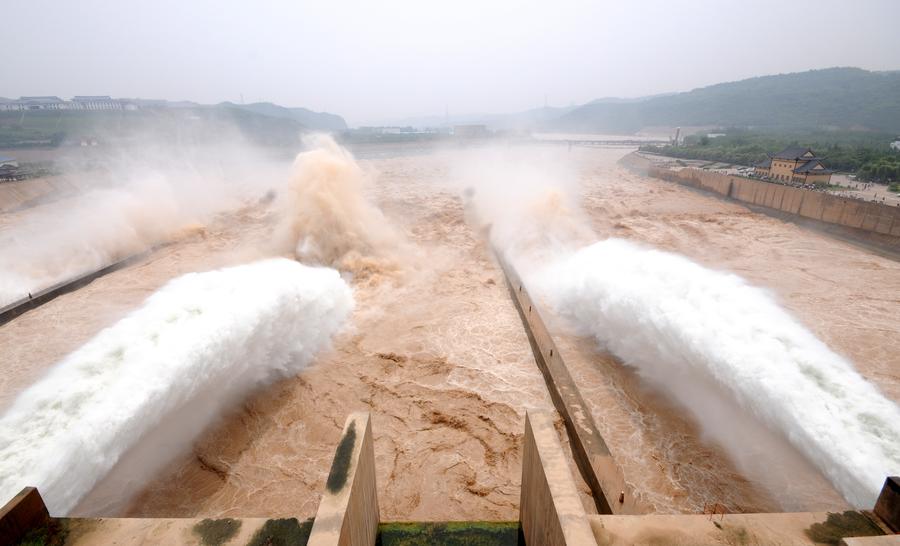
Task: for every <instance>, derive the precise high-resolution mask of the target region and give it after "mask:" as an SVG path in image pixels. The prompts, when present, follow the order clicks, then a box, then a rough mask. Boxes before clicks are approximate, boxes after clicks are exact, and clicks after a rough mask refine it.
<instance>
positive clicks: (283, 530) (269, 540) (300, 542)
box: [247, 518, 313, 546]
mask: <svg viewBox="0 0 900 546" xmlns="http://www.w3.org/2000/svg"><path fill="white" fill-rule="evenodd" d="M312 524H313V520H312V519H308V520H306V521H303V522H301V521H299V520H298V519H297V518H285V519H270V520H267V521H266V522H265V523H264V524H263V526H262V527H260V529H259V531H257V532H256V534H255V535H253V538H251V539H250V542H248V543H247V546H306V543H307V542H309V532H310V531H311V530H312Z"/></svg>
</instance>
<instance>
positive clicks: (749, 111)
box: [547, 68, 900, 133]
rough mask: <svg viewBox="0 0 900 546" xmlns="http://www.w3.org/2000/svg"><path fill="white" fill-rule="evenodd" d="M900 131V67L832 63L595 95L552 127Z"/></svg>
mask: <svg viewBox="0 0 900 546" xmlns="http://www.w3.org/2000/svg"><path fill="white" fill-rule="evenodd" d="M653 126H669V127H676V126H682V127H690V126H718V127H745V128H754V129H757V130H763V131H768V130H771V131H785V130H788V131H797V130H813V129H818V130H821V129H851V130H869V131H879V132H889V133H900V71H892V72H869V71H866V70H862V69H859V68H828V69H824V70H811V71H808V72H798V73H793V74H780V75H777V76H763V77H758V78H751V79H748V80H741V81H737V82H731V83H721V84H717V85H712V86H709V87H703V88H700V89H695V90H693V91H690V92H687V93H677V94H674V95H666V96H657V97H651V98H646V99H644V100H640V101H636V102H628V103H622V102H610V101H603V102H593V103H588V104H586V105H584V106H581V107H579V108H576V109H574V110H572V111H571V112H569V113H567V114H565V115H563V116H561V117H560V118H558V119H556V120H555V121H553V122H550V123H549V124H548V125H547V128H548V129H553V130H565V131H583V132H615V133H633V132H636V131H639V130H640V129H642V128H644V127H653Z"/></svg>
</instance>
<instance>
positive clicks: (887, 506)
mask: <svg viewBox="0 0 900 546" xmlns="http://www.w3.org/2000/svg"><path fill="white" fill-rule="evenodd" d="M873 512H875V515H876V516H878V517H879V518H880V519H881V521H883V522H884V523H885V525H887V526H888V527H889V528H890V529H891V530H892V531H894V532H895V533H900V477H897V476H891V477H889V478H887V479H886V480H884V486H883V487H882V488H881V494H880V495H878V500H877V501H875V509H874V510H873Z"/></svg>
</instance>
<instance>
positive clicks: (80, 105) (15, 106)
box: [0, 95, 139, 112]
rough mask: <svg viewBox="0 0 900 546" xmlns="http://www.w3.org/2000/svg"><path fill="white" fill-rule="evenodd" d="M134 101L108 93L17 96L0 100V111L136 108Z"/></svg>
mask: <svg viewBox="0 0 900 546" xmlns="http://www.w3.org/2000/svg"><path fill="white" fill-rule="evenodd" d="M138 108H139V106H138V104H137V103H136V102H134V101H123V100H119V99H114V98H112V97H110V96H108V95H95V96H82V95H79V96H75V97H73V98H72V100H70V101H65V100H62V99H61V98H59V97H54V96H47V97H19V100H13V101H9V102H0V112H18V111H27V110H90V111H98V110H137V109H138Z"/></svg>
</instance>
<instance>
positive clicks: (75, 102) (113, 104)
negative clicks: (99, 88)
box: [68, 95, 124, 110]
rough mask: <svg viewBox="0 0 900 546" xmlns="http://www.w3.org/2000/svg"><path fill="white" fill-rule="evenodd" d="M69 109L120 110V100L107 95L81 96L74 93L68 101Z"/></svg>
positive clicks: (121, 106) (121, 107)
mask: <svg viewBox="0 0 900 546" xmlns="http://www.w3.org/2000/svg"><path fill="white" fill-rule="evenodd" d="M68 104H69V109H70V110H122V109H124V105H123V104H122V101H120V100H116V99H113V98H112V97H109V96H107V95H93V96H90V95H89V96H81V95H76V96H75V97H73V98H72V101H71V102H69V103H68Z"/></svg>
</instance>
